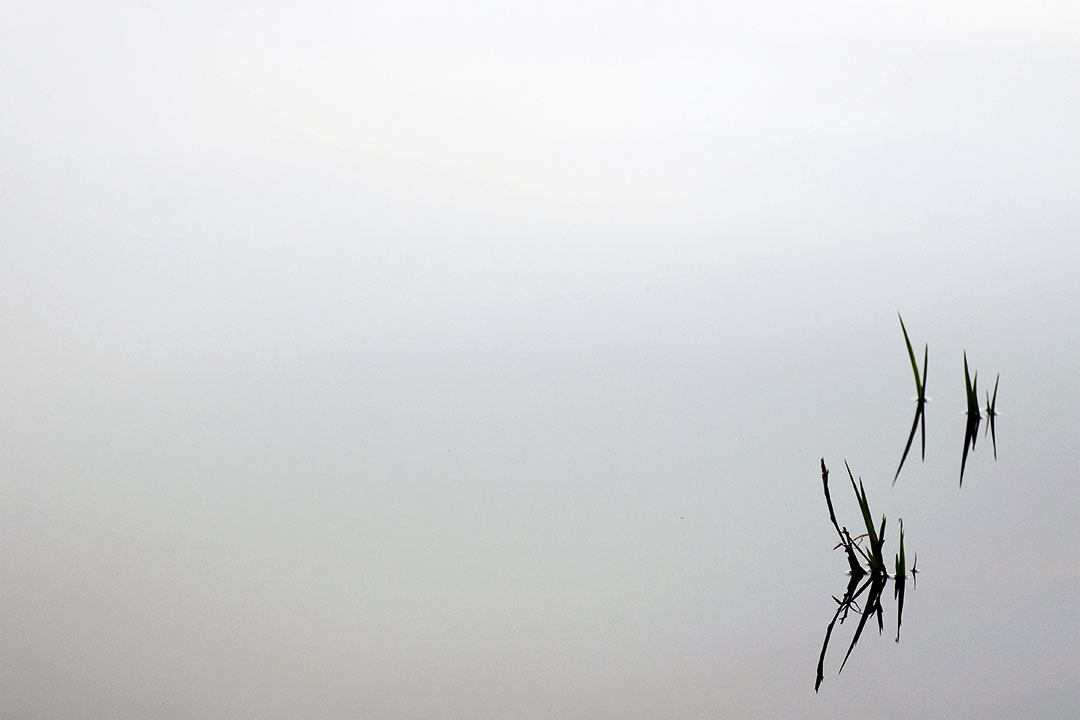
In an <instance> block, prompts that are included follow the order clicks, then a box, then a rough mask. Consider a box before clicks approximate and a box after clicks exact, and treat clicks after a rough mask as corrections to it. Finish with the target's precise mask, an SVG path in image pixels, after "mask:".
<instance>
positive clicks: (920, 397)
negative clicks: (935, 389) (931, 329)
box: [893, 312, 930, 485]
mask: <svg viewBox="0 0 1080 720" xmlns="http://www.w3.org/2000/svg"><path fill="white" fill-rule="evenodd" d="M896 316H897V317H898V318H900V329H901V330H903V331H904V342H905V343H906V344H907V351H908V358H909V359H910V360H911V371H912V372H913V373H914V374H915V392H916V393H917V396H916V398H915V401H916V405H915V421H914V422H913V423H911V434H910V435H908V439H907V445H905V446H904V454H903V456H901V458H900V465H899V466H898V467H897V468H896V474H895V475H893V484H894V485H895V484H896V479H897V478H898V477H900V468H902V467H904V461H905V460H907V456H908V451H909V450H911V442H912V441H913V440H914V439H915V430H916V429H918V427H919V421H920V420H921V421H922V459H923V460H924V461H925V460H926V415H925V412H924V411H925V409H926V360H927V357H928V355H929V352H930V346H929V345H923V371H922V375H921V376H920V375H919V363H918V362H916V360H915V351H914V350H913V349H912V347H911V339H910V338H909V337H908V332H907V328H906V327H904V318H903V316H901V315H900V313H899V312H897V313H896Z"/></svg>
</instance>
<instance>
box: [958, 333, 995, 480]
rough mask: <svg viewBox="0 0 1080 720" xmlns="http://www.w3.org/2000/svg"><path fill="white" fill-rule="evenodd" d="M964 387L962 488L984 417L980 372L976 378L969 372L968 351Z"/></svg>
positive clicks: (965, 355)
mask: <svg viewBox="0 0 1080 720" xmlns="http://www.w3.org/2000/svg"><path fill="white" fill-rule="evenodd" d="M964 385H965V386H966V389H967V423H966V425H965V428H964V455H963V457H962V458H961V459H960V487H963V486H964V468H965V467H966V466H967V457H968V449H969V448H970V449H971V450H975V441H976V440H977V439H978V438H979V423H980V422H982V415H981V414H980V413H979V371H978V370H976V371H975V375H974V377H973V376H972V375H971V374H970V373H969V372H968V361H967V352H966V351H965V352H964ZM995 392H996V388H995ZM995 444H996V443H995Z"/></svg>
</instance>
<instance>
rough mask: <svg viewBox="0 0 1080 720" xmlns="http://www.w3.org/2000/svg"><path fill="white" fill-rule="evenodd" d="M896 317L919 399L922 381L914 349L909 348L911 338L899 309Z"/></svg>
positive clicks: (921, 395) (921, 392)
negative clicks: (905, 345)
mask: <svg viewBox="0 0 1080 720" xmlns="http://www.w3.org/2000/svg"><path fill="white" fill-rule="evenodd" d="M896 317H898V318H900V329H901V330H903V331H904V343H905V344H907V352H908V358H910V359H911V371H912V372H913V373H915V390H916V392H918V394H919V398H920V399H921V398H922V397H923V381H922V380H921V379H920V378H919V363H918V361H916V360H915V351H914V350H913V349H912V348H911V339H910V338H909V337H908V334H907V328H906V327H904V318H903V317H902V316H901V315H900V312H899V311H897V313H896ZM924 364H925V361H924Z"/></svg>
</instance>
